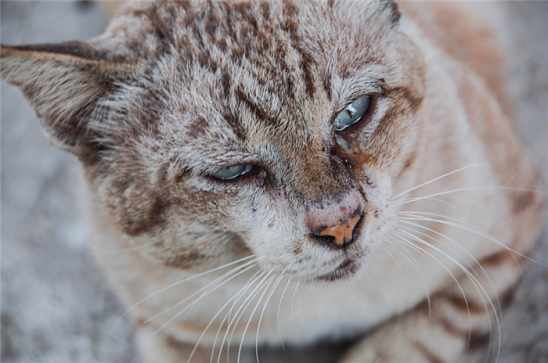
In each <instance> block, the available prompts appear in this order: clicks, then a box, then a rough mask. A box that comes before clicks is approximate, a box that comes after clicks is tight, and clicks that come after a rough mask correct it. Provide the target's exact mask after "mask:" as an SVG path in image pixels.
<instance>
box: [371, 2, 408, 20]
mask: <svg viewBox="0 0 548 363" xmlns="http://www.w3.org/2000/svg"><path fill="white" fill-rule="evenodd" d="M375 2H376V3H377V4H375V5H373V6H374V7H375V8H376V12H378V13H379V14H380V15H381V16H383V17H384V18H385V19H386V21H387V22H388V23H389V24H390V25H391V26H392V27H396V26H397V25H398V23H399V21H400V16H401V14H400V10H399V8H398V4H396V2H395V1H394V0H375Z"/></svg>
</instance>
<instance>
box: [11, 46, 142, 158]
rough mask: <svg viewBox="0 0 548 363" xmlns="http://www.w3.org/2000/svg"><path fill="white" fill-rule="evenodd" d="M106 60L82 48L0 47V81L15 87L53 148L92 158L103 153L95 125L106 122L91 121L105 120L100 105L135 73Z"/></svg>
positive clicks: (128, 66)
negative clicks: (100, 117) (31, 110)
mask: <svg viewBox="0 0 548 363" xmlns="http://www.w3.org/2000/svg"><path fill="white" fill-rule="evenodd" d="M106 58H107V57H106V55H103V54H101V53H100V52H99V51H97V50H95V49H94V48H92V47H90V46H89V45H87V44H86V43H83V42H68V43H61V44H46V45H35V46H25V47H10V46H0V76H1V78H2V79H3V80H5V81H6V82H8V83H10V84H12V85H15V86H17V87H19V89H20V90H21V92H22V93H23V94H24V95H25V97H26V98H27V100H28V101H29V103H30V105H31V106H32V108H33V109H34V111H35V113H36V115H37V116H38V118H39V120H40V123H41V125H42V128H43V129H44V131H45V133H46V136H48V138H49V139H50V141H51V142H52V143H53V144H54V145H56V146H59V147H60V148H62V149H65V150H67V151H70V152H71V153H73V154H76V155H77V156H80V157H84V158H86V157H90V156H91V157H92V156H93V155H95V154H97V153H98V152H99V151H100V150H104V149H105V147H106V145H104V144H102V141H101V140H103V139H105V138H104V137H103V136H104V135H101V130H102V127H101V125H100V124H101V122H103V121H105V122H108V120H101V119H98V116H97V115H108V114H109V112H108V111H109V110H108V109H104V108H105V107H108V106H105V105H106V104H108V102H104V100H105V99H108V98H109V97H112V95H113V94H114V93H116V92H117V90H118V89H119V88H120V86H121V85H123V84H128V83H130V82H131V80H132V79H135V78H136V76H137V74H138V73H139V69H140V67H138V66H137V65H136V64H127V63H121V62H111V61H108V60H106ZM98 111H99V112H98Z"/></svg>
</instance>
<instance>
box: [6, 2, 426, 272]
mask: <svg viewBox="0 0 548 363" xmlns="http://www.w3.org/2000/svg"><path fill="white" fill-rule="evenodd" d="M2 78H3V79H5V80H6V81H7V82H9V83H12V84H14V85H16V86H18V87H20V89H21V91H22V92H23V93H24V94H25V96H26V97H27V98H28V100H29V102H30V103H31V105H32V106H33V108H34V109H35V112H36V114H37V115H38V117H39V119H40V121H41V124H42V127H43V128H44V130H45V132H46V134H47V136H48V137H49V138H50V140H52V141H53V143H54V144H56V145H57V146H59V147H61V148H63V149H65V150H68V151H70V152H72V153H74V154H75V155H77V156H78V157H79V159H80V160H81V161H82V163H83V165H84V168H85V171H86V175H87V177H88V181H89V183H90V186H91V189H92V191H93V193H94V194H95V196H96V199H97V200H98V202H99V204H100V205H102V206H103V207H104V208H105V209H106V210H107V211H108V213H110V215H111V217H112V219H113V220H114V221H115V223H116V224H117V225H118V226H119V228H120V229H121V230H122V231H123V232H124V233H126V234H128V235H130V236H132V237H134V238H135V239H136V240H137V241H139V243H142V244H147V245H148V246H149V247H148V248H147V249H146V250H147V251H148V253H151V254H153V255H154V256H155V257H157V258H158V259H160V260H162V261H164V262H165V263H166V264H167V265H169V266H172V267H179V268H201V267H204V266H210V265H211V264H218V263H220V262H226V261H227V260H230V259H236V258H238V257H243V256H246V255H248V254H251V253H253V254H255V255H256V256H257V257H258V258H259V261H260V262H259V263H260V265H261V266H262V267H263V268H264V269H266V270H274V271H277V272H282V271H285V272H287V273H295V274H296V275H298V276H299V277H301V278H304V279H305V280H318V279H319V280H335V279H339V278H342V277H346V276H349V275H352V274H353V273H354V272H355V270H357V267H358V266H359V265H360V264H361V263H362V262H363V260H364V258H365V257H366V256H368V255H369V254H370V253H371V252H372V251H373V250H374V249H375V248H376V247H377V246H378V245H379V244H382V243H383V240H384V239H385V238H386V236H387V233H389V232H390V229H391V228H392V223H393V220H394V210H393V208H392V207H391V205H390V197H391V196H392V195H393V191H392V186H393V184H394V181H395V180H397V178H398V177H399V175H400V174H401V173H402V172H403V170H404V169H405V168H406V166H407V165H408V164H409V162H410V160H411V159H412V157H413V153H414V150H415V148H416V142H417V141H416V139H417V128H418V127H419V123H420V120H419V119H418V117H417V110H418V108H419V106H420V104H421V100H422V98H423V96H424V81H423V61H422V58H421V55H420V53H419V52H418V51H417V49H416V47H415V46H414V45H413V43H412V42H411V41H410V40H409V38H407V37H406V36H404V35H403V34H402V33H401V32H400V31H399V13H398V9H397V7H396V6H395V4H394V3H393V2H390V1H383V0H378V1H369V2H361V1H358V2H346V1H328V2H318V1H315V0H314V1H298V2H294V3H293V2H289V1H264V2H259V1H252V2H249V1H242V2H240V1H234V2H216V1H215V2H204V1H191V2H181V1H174V2H161V3H156V4H150V5H136V6H132V7H128V8H126V10H125V11H124V12H123V13H122V15H120V16H119V17H118V18H116V19H115V20H114V22H113V23H112V24H111V26H110V27H109V28H108V29H107V31H106V33H105V34H103V35H102V36H100V37H97V38H94V39H91V40H89V41H85V42H70V43H62V44H49V45H38V46H27V47H3V48H2Z"/></svg>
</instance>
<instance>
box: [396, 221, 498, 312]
mask: <svg viewBox="0 0 548 363" xmlns="http://www.w3.org/2000/svg"><path fill="white" fill-rule="evenodd" d="M401 222H402V223H405V224H408V225H411V226H415V227H418V228H422V229H425V230H427V231H429V232H431V233H434V234H436V235H438V236H440V237H442V238H445V239H447V240H448V241H450V242H452V243H453V244H454V245H455V246H457V247H459V248H460V249H461V250H462V251H464V252H465V253H466V255H467V256H468V257H470V258H471V259H472V260H473V262H474V263H475V265H477V266H479V268H480V270H481V271H482V272H483V275H484V276H485V277H486V278H487V280H488V281H489V284H490V286H491V288H492V289H493V292H494V293H495V294H496V289H495V285H494V284H493V281H492V280H491V278H490V277H489V274H488V273H487V271H485V268H483V266H482V265H481V263H480V262H479V261H478V260H477V258H476V257H475V256H474V255H473V254H472V253H470V252H469V251H468V250H467V249H466V248H464V247H463V246H461V245H460V244H459V243H458V242H457V241H455V240H454V239H452V238H450V237H449V236H447V235H445V234H443V233H440V232H438V231H436V230H434V229H432V228H428V227H426V226H423V225H421V224H418V223H413V222H409V221H401ZM409 230H410V231H412V232H416V233H419V234H421V235H422V236H425V237H426V236H427V235H426V234H425V233H423V232H420V231H416V230H411V229H409ZM470 269H471V270H472V271H473V272H474V273H475V272H476V270H475V268H474V267H473V266H472V265H470ZM497 305H498V306H499V309H501V306H500V301H499V299H498V296H497Z"/></svg>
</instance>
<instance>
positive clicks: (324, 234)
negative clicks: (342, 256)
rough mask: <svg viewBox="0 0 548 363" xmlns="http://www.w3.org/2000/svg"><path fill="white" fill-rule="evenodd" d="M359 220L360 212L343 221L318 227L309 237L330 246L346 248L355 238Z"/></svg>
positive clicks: (360, 217)
mask: <svg viewBox="0 0 548 363" xmlns="http://www.w3.org/2000/svg"><path fill="white" fill-rule="evenodd" d="M361 220H362V216H361V213H357V214H355V215H354V216H353V217H351V218H350V219H348V220H347V221H345V222H344V223H341V224H337V225H335V226H330V227H323V228H320V230H319V232H317V233H311V234H310V237H311V238H312V239H313V240H315V241H316V242H320V243H322V244H326V245H328V246H330V247H334V248H346V247H347V246H349V245H351V244H352V243H353V242H354V240H355V239H356V238H357V236H358V234H359V226H360V224H361Z"/></svg>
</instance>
